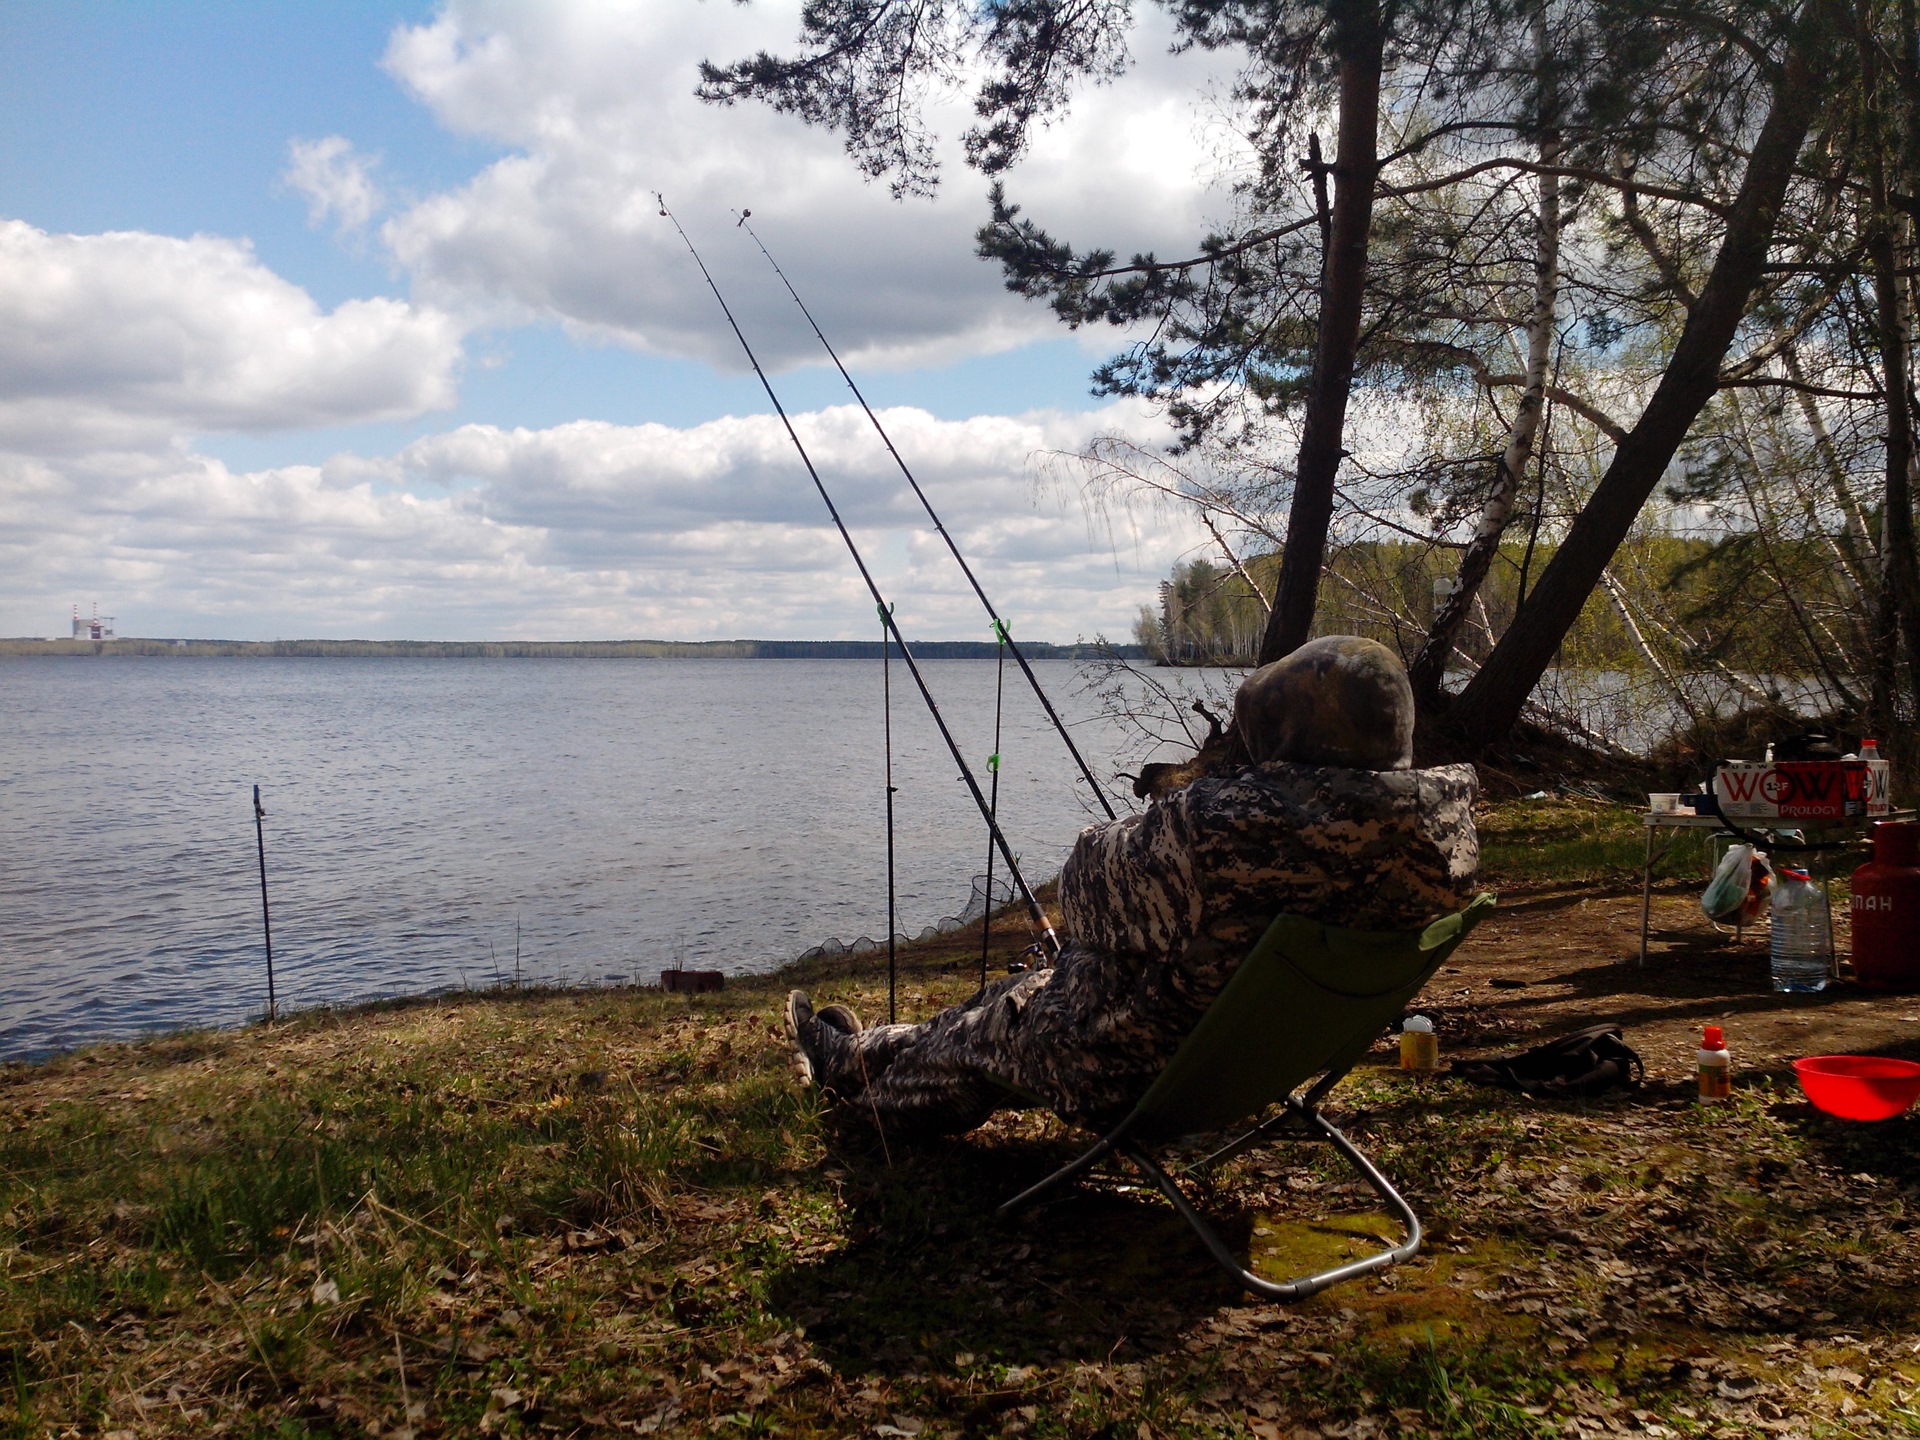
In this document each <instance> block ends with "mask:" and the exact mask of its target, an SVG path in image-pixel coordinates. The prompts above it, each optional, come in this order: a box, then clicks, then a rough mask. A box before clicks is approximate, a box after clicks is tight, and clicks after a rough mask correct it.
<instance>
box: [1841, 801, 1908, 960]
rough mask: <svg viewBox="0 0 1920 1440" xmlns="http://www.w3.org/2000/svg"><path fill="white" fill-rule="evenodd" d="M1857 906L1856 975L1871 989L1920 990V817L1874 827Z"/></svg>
mask: <svg viewBox="0 0 1920 1440" xmlns="http://www.w3.org/2000/svg"><path fill="white" fill-rule="evenodd" d="M1852 909H1853V974H1854V978H1855V979H1856V980H1858V981H1859V982H1860V984H1862V985H1864V986H1866V987H1867V988H1868V989H1870V990H1920V820H1882V821H1881V822H1880V823H1879V824H1878V825H1876V826H1874V827H1873V859H1871V860H1869V861H1868V862H1867V863H1866V864H1865V865H1862V866H1861V867H1860V868H1859V869H1858V870H1856V871H1854V872H1853V907H1852Z"/></svg>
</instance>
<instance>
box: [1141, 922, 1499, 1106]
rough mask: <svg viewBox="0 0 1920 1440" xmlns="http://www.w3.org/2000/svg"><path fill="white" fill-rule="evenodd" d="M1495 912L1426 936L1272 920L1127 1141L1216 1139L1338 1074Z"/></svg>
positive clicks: (1163, 1076)
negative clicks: (1311, 1082)
mask: <svg viewBox="0 0 1920 1440" xmlns="http://www.w3.org/2000/svg"><path fill="white" fill-rule="evenodd" d="M1493 904H1494V898H1493V896H1491V895H1482V896H1480V897H1479V898H1477V899H1476V900H1475V901H1474V902H1473V903H1472V904H1471V905H1469V906H1468V907H1467V908H1466V909H1465V910H1462V911H1460V912H1459V913H1457V914H1454V915H1448V916H1445V917H1443V918H1441V919H1439V920H1436V921H1434V922H1433V923H1432V924H1431V925H1428V926H1427V927H1426V928H1425V929H1423V930H1342V929H1340V928H1338V927H1336V926H1333V925H1322V924H1320V923H1319V922H1318V921H1315V920H1305V919H1302V918H1301V917H1300V916H1298V915H1282V916H1280V917H1279V918H1278V919H1277V920H1275V921H1274V922H1273V923H1272V924H1271V925H1269V926H1268V927H1267V930H1266V933H1265V934H1263V935H1262V936H1261V937H1260V939H1259V940H1258V941H1256V942H1255V944H1254V947H1253V949H1252V950H1251V951H1249V952H1248V954H1247V958H1246V959H1245V960H1243V961H1241V962H1240V966H1239V968H1238V969H1237V970H1235V971H1234V972H1233V978H1232V979H1231V980H1229V981H1228V982H1227V987H1226V989H1225V990H1223V991H1221V993H1220V997H1219V999H1217V1000H1215V1001H1214V1003H1213V1004H1212V1005H1211V1006H1209V1007H1208V1009H1207V1013H1206V1014H1205V1015H1204V1016H1202V1017H1201V1020H1200V1023H1199V1025H1197V1026H1195V1027H1194V1031H1193V1033H1192V1034H1191V1035H1189V1036H1188V1037H1187V1038H1186V1040H1185V1042H1183V1043H1182V1045H1181V1046H1180V1049H1179V1050H1178V1051H1177V1052H1176V1053H1175V1054H1174V1057H1173V1059H1172V1060H1170V1061H1168V1062H1167V1068H1166V1069H1165V1070H1163V1071H1161V1072H1160V1075H1159V1078H1157V1079H1156V1080H1155V1081H1154V1082H1153V1086H1152V1088H1151V1089H1149V1090H1148V1091H1147V1093H1146V1094H1145V1095H1144V1096H1142V1097H1141V1099H1140V1102H1139V1105H1138V1106H1137V1107H1136V1109H1137V1111H1138V1114H1139V1119H1138V1121H1137V1122H1136V1124H1135V1128H1134V1131H1133V1133H1134V1134H1135V1135H1137V1136H1140V1137H1141V1138H1146V1137H1148V1136H1178V1135H1192V1134H1196V1133H1199V1132H1201V1131H1206V1130H1219V1129H1222V1128H1224V1127H1225V1126H1228V1125H1232V1124H1235V1123H1237V1122H1238V1121H1241V1120H1244V1119H1246V1118H1247V1117H1248V1116H1251V1115H1256V1114H1258V1113H1259V1112H1260V1111H1262V1110H1264V1109H1266V1108H1267V1106H1269V1105H1271V1104H1273V1103H1274V1102H1276V1101H1278V1100H1280V1099H1282V1098H1283V1097H1284V1096H1286V1095H1288V1094H1289V1093H1291V1092H1292V1091H1293V1090H1294V1089H1295V1088H1296V1087H1298V1086H1299V1085H1301V1084H1302V1083H1303V1082H1305V1081H1306V1080H1308V1079H1310V1078H1311V1077H1312V1076H1315V1075H1318V1074H1320V1073H1321V1072H1322V1071H1324V1070H1328V1069H1333V1068H1336V1067H1337V1068H1338V1069H1340V1071H1341V1072H1342V1073H1345V1071H1346V1070H1347V1069H1348V1068H1349V1067H1351V1066H1352V1065H1354V1064H1355V1063H1356V1062H1358V1060H1359V1059H1360V1057H1361V1056H1362V1055H1364V1054H1365V1053H1366V1051H1367V1047H1368V1046H1370V1045H1371V1044H1372V1043H1373V1042H1374V1040H1375V1039H1376V1038H1377V1037H1378V1036H1379V1035H1380V1033H1381V1032H1382V1031H1383V1030H1385V1029H1386V1028H1387V1026H1388V1025H1390V1024H1392V1023H1393V1022H1394V1021H1395V1020H1396V1019H1398V1018H1399V1016H1400V1012H1401V1011H1402V1009H1404V1008H1405V1006H1406V1004H1407V1002H1408V1001H1409V1000H1411V999H1412V998H1413V997H1414V996H1415V995H1416V994H1418V993H1419V991H1420V987H1421V986H1423V985H1425V984H1426V983H1427V979H1428V977H1429V976H1431V975H1432V974H1433V972H1434V971H1435V970H1437V969H1439V968H1440V965H1441V964H1442V963H1443V962H1444V961H1445V960H1446V958H1447V956H1448V955H1450V954H1452V953H1453V949H1454V947H1455V946H1456V945H1458V944H1459V943H1460V942H1461V941H1462V940H1464V939H1465V938H1466V936H1467V933H1468V932H1469V931H1470V930H1472V929H1473V927H1474V926H1475V925H1477V924H1479V923H1480V919H1481V917H1482V916H1483V915H1485V914H1486V913H1487V911H1488V910H1490V909H1492V908H1493Z"/></svg>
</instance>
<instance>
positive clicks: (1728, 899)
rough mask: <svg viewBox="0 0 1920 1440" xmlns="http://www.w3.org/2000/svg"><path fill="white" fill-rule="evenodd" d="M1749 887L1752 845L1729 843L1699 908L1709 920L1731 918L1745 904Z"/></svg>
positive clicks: (1751, 874) (1727, 919)
mask: <svg viewBox="0 0 1920 1440" xmlns="http://www.w3.org/2000/svg"><path fill="white" fill-rule="evenodd" d="M1752 888H1753V846H1751V845H1729V846H1728V847H1727V853H1726V854H1725V855H1722V856H1721V857H1720V863H1719V864H1718V865H1716V866H1715V867H1714V871H1713V879H1711V880H1709V881H1708V882H1707V888H1706V892H1705V893H1704V894H1703V895H1701V897H1700V908H1701V909H1702V910H1703V911H1705V912H1706V916H1707V918H1708V919H1709V920H1719V921H1730V920H1732V919H1734V918H1735V917H1736V916H1737V915H1739V914H1740V912H1741V910H1742V909H1744V908H1745V907H1746V903H1747V894H1748V892H1749V891H1750V890H1751V889H1752Z"/></svg>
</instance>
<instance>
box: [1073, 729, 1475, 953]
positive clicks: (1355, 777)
mask: <svg viewBox="0 0 1920 1440" xmlns="http://www.w3.org/2000/svg"><path fill="white" fill-rule="evenodd" d="M1475 790H1476V778H1475V775H1474V771H1473V767H1472V766H1471V765H1448V766H1443V767H1441V768H1438V769H1433V770H1342V769H1334V768H1331V767H1328V766H1320V765H1292V764H1285V763H1279V762H1271V763H1268V764H1265V765H1250V766H1247V767H1245V768H1243V769H1241V770H1239V771H1238V772H1236V773H1234V774H1229V775H1218V776H1203V777H1202V778H1200V779H1198V780H1195V781H1194V782H1193V783H1192V784H1190V785H1187V786H1185V787H1183V788H1182V789H1179V790H1176V791H1173V792H1172V793H1171V794H1169V795H1167V796H1166V797H1165V799H1163V800H1161V801H1160V802H1159V803H1157V804H1155V805H1154V806H1153V807H1152V808H1151V809H1149V810H1147V811H1146V812H1145V813H1144V814H1140V815H1130V816H1127V817H1125V818H1124V819H1122V820H1119V821H1116V822H1109V823H1108V824H1105V825H1097V826H1094V827H1092V828H1091V829H1088V830H1086V831H1083V832H1082V833H1081V835H1080V838H1079V840H1078V841H1077V842H1076V843H1075V845H1074V847H1073V853H1072V854H1071V855H1070V856H1069V857H1068V859H1067V863H1066V866H1065V868H1064V869H1063V870H1062V871H1061V875H1060V906H1061V912H1062V917H1063V922H1064V923H1063V925H1062V930H1063V932H1064V934H1065V935H1066V936H1067V937H1068V938H1070V939H1072V940H1075V941H1078V942H1080V943H1082V944H1084V945H1087V946H1090V947H1092V948H1093V949H1096V950H1104V951H1107V952H1108V953H1110V954H1134V955H1142V956H1151V957H1171V956H1177V955H1179V954H1180V952H1181V951H1182V950H1183V949H1184V948H1185V947H1186V945H1187V944H1188V942H1190V941H1191V940H1193V939H1194V938H1195V937H1197V936H1198V935H1199V934H1201V933H1202V931H1204V932H1205V933H1206V934H1207V935H1208V936H1209V937H1210V938H1212V939H1214V940H1215V941H1218V942H1221V943H1223V944H1228V945H1233V944H1240V943H1246V942H1251V941H1252V940H1253V939H1255V938H1257V937H1258V935H1259V933H1260V931H1261V930H1263V929H1264V928H1265V927H1266V924H1267V923H1268V922H1269V921H1270V920H1271V919H1272V918H1273V917H1274V916H1275V915H1280V914H1295V915H1305V916H1308V917H1310V918H1312V919H1315V920H1323V921H1325V922H1326V923H1328V924H1330V925H1341V926H1346V927H1348V928H1351V929H1358V930H1398V929H1403V928H1406V927H1409V926H1413V925H1421V924H1424V923H1426V922H1427V921H1429V920H1432V919H1434V918H1436V917H1437V916H1440V915H1444V914H1447V913H1449V912H1451V911H1454V910H1458V909H1460V908H1461V907H1462V906H1464V905H1465V904H1466V903H1467V901H1469V900H1470V899H1472V898H1473V888H1474V880H1475V876H1476V875H1477V873H1478V871H1479V868H1480V847H1479V842H1478V840H1477V838H1476V836H1475V833H1474V826H1473V800H1474V794H1475Z"/></svg>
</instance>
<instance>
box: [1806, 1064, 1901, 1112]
mask: <svg viewBox="0 0 1920 1440" xmlns="http://www.w3.org/2000/svg"><path fill="white" fill-rule="evenodd" d="M1793 1068H1794V1073H1796V1074H1797V1075H1799V1077H1800V1088H1801V1089H1802V1090H1804V1091H1806V1092H1807V1099H1808V1100H1810V1101H1812V1102H1813V1106H1814V1108H1815V1109H1817V1110H1824V1111H1826V1112H1827V1114H1829V1115H1838V1116H1839V1117H1840V1118H1841V1119H1842V1120H1891V1119H1892V1118H1893V1117H1894V1116H1896V1115H1899V1114H1902V1113H1903V1112H1905V1110H1906V1109H1907V1107H1908V1106H1910V1105H1911V1104H1913V1102H1914V1098H1915V1097H1916V1096H1920V1065H1916V1064H1914V1063H1913V1061H1911V1060H1887V1059H1883V1058H1881V1057H1880V1056H1878V1055H1809V1056H1808V1057H1807V1058H1806V1059H1804V1060H1796V1061H1794V1062H1793Z"/></svg>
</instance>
